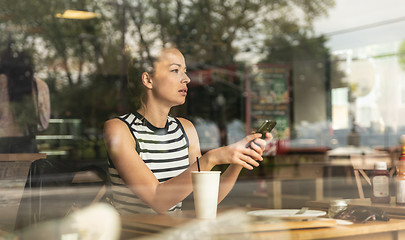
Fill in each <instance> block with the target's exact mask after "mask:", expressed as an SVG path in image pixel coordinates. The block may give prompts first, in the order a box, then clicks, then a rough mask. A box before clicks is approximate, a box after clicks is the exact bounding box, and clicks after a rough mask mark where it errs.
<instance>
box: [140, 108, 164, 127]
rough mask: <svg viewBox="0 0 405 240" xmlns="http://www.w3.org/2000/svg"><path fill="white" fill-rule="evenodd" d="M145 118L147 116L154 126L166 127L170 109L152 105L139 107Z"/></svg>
mask: <svg viewBox="0 0 405 240" xmlns="http://www.w3.org/2000/svg"><path fill="white" fill-rule="evenodd" d="M138 113H140V114H141V115H142V116H143V117H144V118H146V119H147V120H148V121H149V122H150V123H151V124H152V125H153V126H155V127H158V128H164V127H165V126H166V122H167V117H168V115H169V111H167V110H163V109H153V108H152V107H141V108H140V109H138Z"/></svg>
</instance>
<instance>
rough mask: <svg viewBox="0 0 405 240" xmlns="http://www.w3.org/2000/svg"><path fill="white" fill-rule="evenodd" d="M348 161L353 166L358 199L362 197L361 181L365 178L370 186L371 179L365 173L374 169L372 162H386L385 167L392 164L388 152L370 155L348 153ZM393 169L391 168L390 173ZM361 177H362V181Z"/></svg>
mask: <svg viewBox="0 0 405 240" xmlns="http://www.w3.org/2000/svg"><path fill="white" fill-rule="evenodd" d="M350 162H351V164H352V166H353V174H354V178H355V181H356V185H357V190H358V193H359V197H360V199H364V191H363V181H364V180H365V181H366V182H367V184H368V185H369V186H371V180H370V177H369V176H368V174H367V173H370V172H372V171H373V170H374V164H375V163H376V162H386V163H387V168H388V169H389V168H390V167H391V166H392V161H391V158H390V156H389V155H388V154H384V153H381V154H380V153H378V154H371V155H368V154H367V155H350ZM392 174H393V171H392V169H391V171H390V175H391V176H392ZM362 179H364V180H363V181H362Z"/></svg>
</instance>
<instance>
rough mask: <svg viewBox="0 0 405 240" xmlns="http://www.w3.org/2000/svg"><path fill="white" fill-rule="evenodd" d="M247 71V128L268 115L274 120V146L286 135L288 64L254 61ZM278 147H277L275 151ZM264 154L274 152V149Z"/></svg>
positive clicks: (288, 101)
mask: <svg viewBox="0 0 405 240" xmlns="http://www.w3.org/2000/svg"><path fill="white" fill-rule="evenodd" d="M247 75H248V85H247V88H248V90H249V91H248V92H249V100H248V103H247V107H248V108H249V109H248V111H246V112H247V114H248V116H247V118H246V119H248V121H247V124H248V129H257V127H259V126H260V124H261V123H262V122H263V121H264V120H266V119H271V120H275V121H277V125H276V127H275V130H273V132H272V133H273V137H274V138H275V139H276V140H277V145H278V147H281V146H280V144H281V145H285V144H286V143H288V140H289V139H290V121H289V116H290V114H289V112H290V109H289V106H290V105H289V103H290V96H289V68H288V66H286V65H271V64H261V65H254V66H253V67H252V69H251V70H250V71H249V74H247ZM279 150H281V149H278V150H277V151H279ZM269 151H270V152H268V154H267V155H274V154H275V153H274V151H275V150H274V149H273V150H269Z"/></svg>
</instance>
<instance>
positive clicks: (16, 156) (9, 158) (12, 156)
mask: <svg viewBox="0 0 405 240" xmlns="http://www.w3.org/2000/svg"><path fill="white" fill-rule="evenodd" d="M42 158H46V154H45V153H0V161H1V162H15V161H29V162H33V161H35V160H38V159H42Z"/></svg>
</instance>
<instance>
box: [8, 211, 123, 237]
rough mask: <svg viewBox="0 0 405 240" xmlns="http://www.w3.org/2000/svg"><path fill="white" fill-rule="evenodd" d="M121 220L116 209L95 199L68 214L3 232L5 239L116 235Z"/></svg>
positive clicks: (118, 233) (117, 235)
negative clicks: (85, 206) (21, 228)
mask: <svg viewBox="0 0 405 240" xmlns="http://www.w3.org/2000/svg"><path fill="white" fill-rule="evenodd" d="M120 231H121V221H120V218H119V214H118V213H117V211H116V210H115V209H114V208H113V207H112V206H111V205H109V204H105V203H97V204H94V205H92V206H90V207H87V208H84V209H82V210H79V211H77V212H74V213H72V214H71V215H69V216H67V217H65V218H62V219H59V220H53V221H47V222H44V223H40V224H37V225H33V226H31V227H29V228H26V229H23V230H21V231H19V232H15V233H14V234H12V235H9V236H4V238H5V239H31V240H37V239H38V240H43V239H48V240H53V239H55V240H56V239H58V240H59V239H62V240H63V239H70V240H73V239H81V240H93V239H97V240H114V239H119V237H120Z"/></svg>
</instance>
